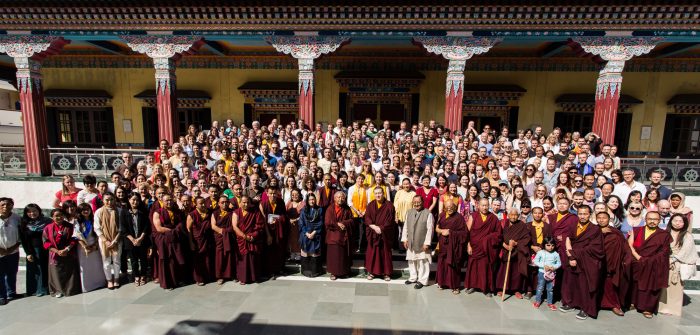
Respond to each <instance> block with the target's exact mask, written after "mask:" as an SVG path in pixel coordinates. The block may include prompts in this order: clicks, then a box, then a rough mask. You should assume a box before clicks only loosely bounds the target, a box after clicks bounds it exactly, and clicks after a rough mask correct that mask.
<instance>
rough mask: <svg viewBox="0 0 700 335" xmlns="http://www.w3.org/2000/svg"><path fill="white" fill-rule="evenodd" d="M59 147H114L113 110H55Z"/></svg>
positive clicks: (52, 110) (50, 111)
mask: <svg viewBox="0 0 700 335" xmlns="http://www.w3.org/2000/svg"><path fill="white" fill-rule="evenodd" d="M51 113H55V118H56V121H57V123H58V132H57V133H56V140H55V141H52V142H55V143H56V145H58V146H79V147H97V146H105V147H113V146H114V121H113V119H112V109H111V108H79V107H75V108H68V107H66V108H63V107H61V108H55V109H50V110H49V114H51Z"/></svg>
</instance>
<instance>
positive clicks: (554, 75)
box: [43, 68, 700, 152]
mask: <svg viewBox="0 0 700 335" xmlns="http://www.w3.org/2000/svg"><path fill="white" fill-rule="evenodd" d="M43 73H44V87H45V88H46V89H100V90H105V91H107V92H109V93H110V94H111V95H112V96H113V98H112V101H111V104H112V108H113V110H114V124H115V135H116V136H115V137H116V141H117V143H142V142H143V129H142V119H141V107H142V106H143V103H142V101H141V100H139V99H135V98H133V96H134V95H136V94H138V93H139V92H141V91H143V90H146V89H153V88H154V86H155V83H154V79H153V76H154V70H153V69H104V68H96V69H74V68H44V69H43ZM336 73H337V71H335V70H317V71H316V78H315V90H316V93H315V94H316V96H315V111H316V120H317V121H319V122H334V121H335V119H336V118H337V117H338V93H339V92H340V87H339V85H338V83H337V82H336V81H335V79H334V75H335V74H336ZM423 73H424V74H425V80H424V81H423V83H422V84H421V86H420V87H419V88H418V92H419V93H420V108H419V115H420V116H419V117H420V120H422V121H428V120H430V119H434V120H437V121H438V122H441V121H442V120H444V109H445V93H444V92H445V77H446V73H445V72H444V71H425V72H423ZM465 76H466V83H467V84H515V85H519V86H522V87H523V88H525V89H526V90H527V92H526V93H525V94H524V95H523V96H522V98H521V99H520V101H519V103H518V105H519V106H520V112H519V116H518V128H525V127H530V126H532V125H534V124H541V125H542V126H543V128H544V130H545V131H549V130H551V129H552V127H553V124H552V123H553V120H554V113H555V112H556V110H557V106H556V104H555V102H554V101H555V99H556V97H557V96H559V95H561V94H565V93H591V94H593V92H594V91H595V82H596V78H597V73H596V72H467V73H465ZM177 77H178V83H177V85H178V88H179V89H189V90H203V91H206V92H208V93H209V94H210V95H211V97H212V99H211V101H210V103H209V105H208V106H209V107H211V111H212V119H213V120H225V119H227V118H231V119H233V120H234V122H237V123H240V122H242V121H243V103H244V97H243V95H242V94H241V93H240V92H239V91H238V87H239V86H241V85H243V84H244V83H246V82H248V81H292V82H293V81H296V80H297V70H240V69H179V70H177ZM622 92H623V93H624V94H629V95H631V96H633V97H636V98H638V99H640V100H643V101H644V103H643V104H640V105H637V106H635V107H633V108H632V113H633V118H632V129H631V135H630V136H631V141H630V146H629V150H630V151H652V152H658V151H660V150H661V141H662V139H663V131H664V123H665V118H666V112H667V111H668V106H667V105H666V102H667V101H668V100H669V99H670V98H671V97H672V96H673V95H675V94H681V93H700V75H699V74H695V73H646V72H644V73H642V72H630V73H625V74H624V80H623V85H622ZM124 119H131V120H132V129H133V131H132V132H131V133H124V131H123V129H122V120H124ZM642 126H652V137H651V140H639V137H640V130H641V127H642Z"/></svg>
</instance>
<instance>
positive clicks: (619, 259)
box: [596, 212, 632, 316]
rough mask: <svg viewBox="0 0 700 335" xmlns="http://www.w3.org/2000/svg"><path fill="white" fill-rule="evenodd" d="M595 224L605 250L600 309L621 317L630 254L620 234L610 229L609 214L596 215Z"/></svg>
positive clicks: (625, 298) (627, 286) (626, 286)
mask: <svg viewBox="0 0 700 335" xmlns="http://www.w3.org/2000/svg"><path fill="white" fill-rule="evenodd" d="M596 222H597V223H598V227H600V230H601V232H602V233H603V247H604V248H605V262H604V263H603V277H604V283H603V292H602V294H601V301H600V308H601V309H611V310H612V311H613V313H615V314H616V315H618V316H623V315H624V312H623V311H622V307H624V305H625V302H626V301H627V291H628V289H629V280H630V278H629V276H630V264H631V263H632V253H631V252H630V247H629V244H627V240H625V236H624V235H623V234H622V232H621V231H619V230H618V229H615V228H613V227H610V214H608V213H607V212H600V213H597V214H596Z"/></svg>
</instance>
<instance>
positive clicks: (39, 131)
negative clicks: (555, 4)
mask: <svg viewBox="0 0 700 335" xmlns="http://www.w3.org/2000/svg"><path fill="white" fill-rule="evenodd" d="M68 43H70V41H68V40H65V39H63V38H62V37H58V36H39V35H9V36H2V37H0V52H1V53H6V54H7V55H8V56H10V57H12V58H14V61H15V66H17V88H18V89H19V99H20V104H21V106H22V107H21V108H22V125H23V131H24V147H25V152H26V154H25V160H26V165H27V174H28V175H41V176H48V175H50V174H51V161H50V160H49V152H48V151H47V150H46V148H47V146H48V130H47V128H46V106H45V105H44V88H43V85H42V82H41V81H42V77H41V61H42V60H43V59H44V58H46V57H47V56H50V55H53V54H56V53H58V52H59V51H60V50H61V48H62V47H63V46H64V45H66V44H68ZM51 126H52V127H54V126H55V125H51Z"/></svg>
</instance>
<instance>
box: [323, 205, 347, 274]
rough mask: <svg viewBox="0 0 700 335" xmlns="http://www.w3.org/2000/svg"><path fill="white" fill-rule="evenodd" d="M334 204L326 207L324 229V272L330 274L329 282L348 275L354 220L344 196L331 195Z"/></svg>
mask: <svg viewBox="0 0 700 335" xmlns="http://www.w3.org/2000/svg"><path fill="white" fill-rule="evenodd" d="M333 199H334V202H335V203H334V204H332V205H330V206H328V209H327V210H326V213H325V221H324V225H325V228H326V239H325V240H326V245H327V250H326V271H328V273H330V274H331V280H335V279H336V278H338V277H345V276H347V275H349V274H350V268H351V267H352V252H353V250H355V249H353V246H352V241H353V238H352V231H353V228H354V227H353V225H354V222H355V221H354V220H353V217H352V212H351V211H350V207H348V205H347V199H346V195H345V193H343V192H336V193H335V194H334V195H333Z"/></svg>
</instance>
